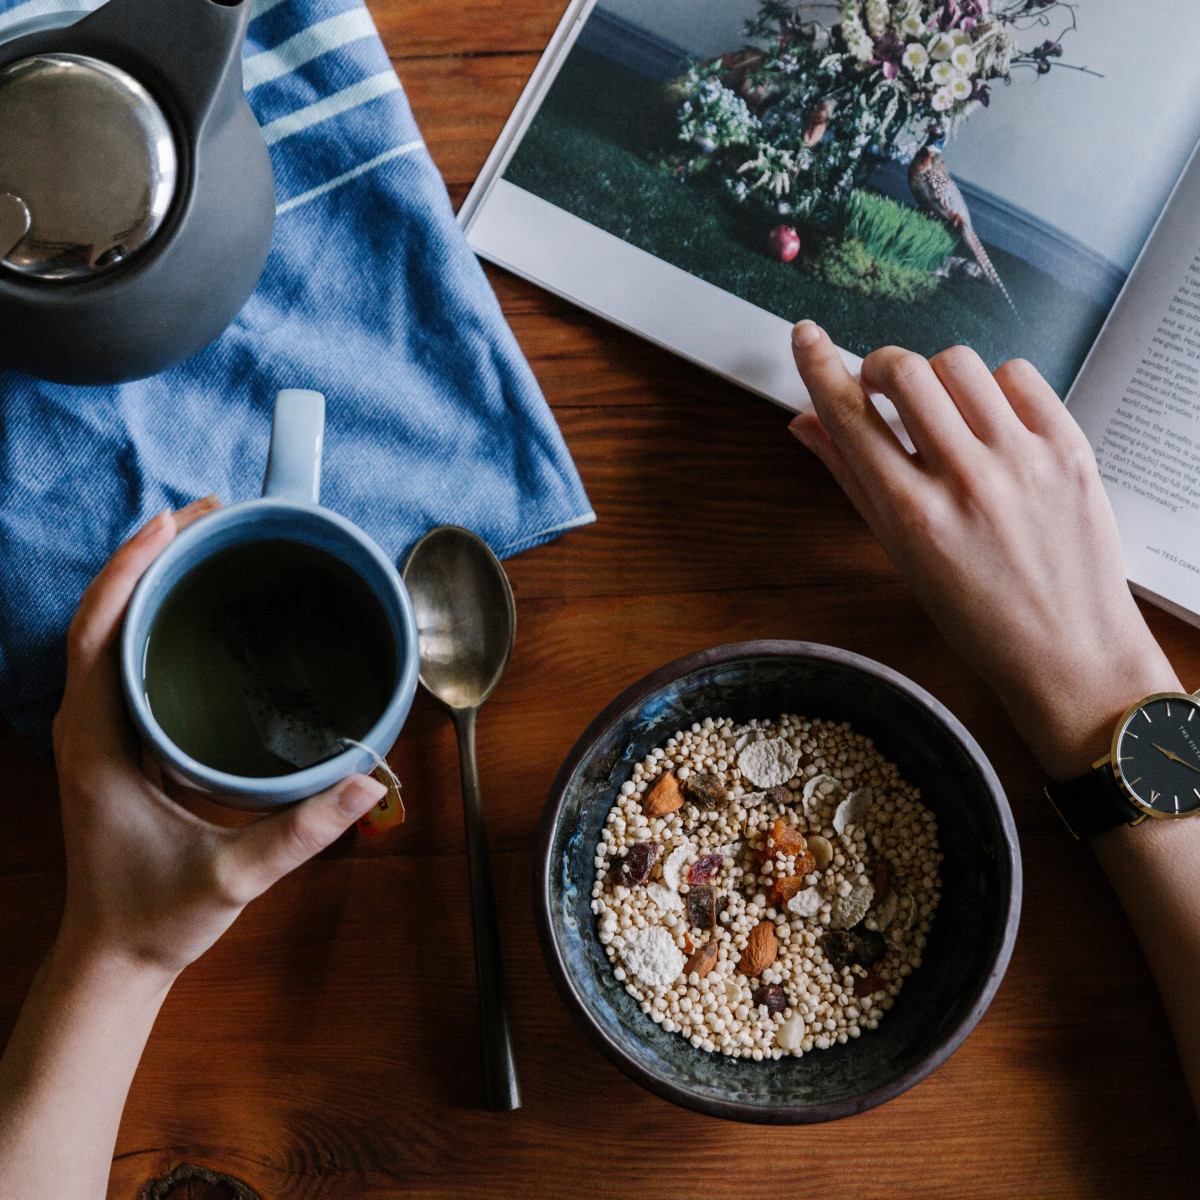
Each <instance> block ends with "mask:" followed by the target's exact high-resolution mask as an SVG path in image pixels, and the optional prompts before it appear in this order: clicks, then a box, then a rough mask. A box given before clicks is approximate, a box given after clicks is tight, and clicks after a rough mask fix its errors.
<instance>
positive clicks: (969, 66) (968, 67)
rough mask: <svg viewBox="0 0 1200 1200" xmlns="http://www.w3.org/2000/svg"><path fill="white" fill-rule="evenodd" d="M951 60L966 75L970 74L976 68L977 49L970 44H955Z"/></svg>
mask: <svg viewBox="0 0 1200 1200" xmlns="http://www.w3.org/2000/svg"><path fill="white" fill-rule="evenodd" d="M950 61H951V62H952V63H953V64H954V66H955V67H956V68H957V69H958V70H959V71H961V72H962V73H963V74H964V75H970V74H971V72H972V71H974V70H975V51H974V49H973V48H972V47H971V46H970V45H969V44H968V45H963V46H955V47H954V53H953V54H951V55H950Z"/></svg>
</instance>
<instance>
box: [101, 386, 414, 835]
mask: <svg viewBox="0 0 1200 1200" xmlns="http://www.w3.org/2000/svg"><path fill="white" fill-rule="evenodd" d="M324 427H325V398H324V397H323V396H322V395H321V394H320V393H319V392H309V391H299V390H289V391H282V392H280V393H279V395H278V396H277V397H276V399H275V419H274V423H273V425H272V427H271V448H270V452H269V455H268V460H267V472H266V478H265V480H264V482H263V494H262V498H261V499H258V500H248V501H246V502H244V503H242V504H235V505H231V506H230V507H229V508H223V509H219V510H217V511H216V512H214V513H211V514H209V515H208V516H206V517H203V518H202V519H201V520H199V521H197V522H196V523H195V524H194V525H192V526H190V527H189V528H187V529H185V530H184V531H183V532H182V533H181V534H180V535H179V536H178V537H176V538H175V540H174V541H173V542H171V544H170V545H169V546H168V547H167V548H166V549H165V550H164V551H163V552H162V554H160V555H159V557H158V558H157V559H155V561H154V563H153V564H152V565H151V567H150V569H149V570H148V571H147V572H146V574H145V575H144V576H143V577H142V579H141V581H140V582H139V584H138V586H137V589H136V590H135V591H134V594H133V598H132V599H131V601H130V603H129V610H128V612H127V613H126V616H125V626H124V630H123V633H122V639H121V681H122V686H123V688H124V691H125V700H126V704H127V705H128V707H129V712H130V715H131V717H132V719H133V723H134V726H135V727H136V729H137V731H138V734H139V735H140V736H141V738H142V740H143V741H144V742H145V744H146V746H147V747H148V748H149V750H150V752H151V754H152V755H153V756H154V758H155V759H157V760H158V762H159V763H160V765H161V766H162V767H163V768H164V769H165V770H167V771H168V772H170V773H171V774H173V775H174V776H175V777H176V778H178V779H180V780H181V781H183V782H184V783H186V784H189V785H190V786H192V787H196V788H201V789H203V790H204V791H206V792H212V793H213V794H214V799H218V800H220V801H221V803H223V804H226V805H229V806H230V807H234V808H243V809H247V810H252V811H260V810H263V809H267V808H273V807H275V806H277V805H281V804H289V803H291V802H292V801H295V800H301V799H303V798H304V797H306V796H311V795H314V794H315V793H316V792H319V791H323V790H324V789H325V788H327V787H331V786H332V785H333V784H335V783H338V782H339V781H340V780H342V779H345V778H346V776H347V775H352V774H354V773H355V772H367V771H370V770H371V769H372V767H373V766H374V765H375V763H374V760H373V758H372V755H371V753H369V752H368V751H367V750H364V749H361V748H358V747H353V748H349V749H347V750H345V751H344V752H343V753H340V754H338V755H337V756H336V757H333V758H329V759H326V760H325V761H323V762H319V763H317V764H316V765H314V766H310V767H305V768H303V769H300V770H296V771H294V772H291V773H290V774H286V775H273V776H266V777H248V776H239V775H231V774H228V773H226V772H224V771H219V770H215V769H214V768H212V767H209V766H206V765H205V764H204V763H201V762H198V761H197V760H196V759H194V758H192V757H191V756H189V755H188V754H186V753H185V752H184V751H183V750H181V749H180V748H179V747H178V746H177V745H175V744H174V742H172V741H171V739H170V738H169V737H168V736H167V735H166V733H165V732H164V731H163V729H162V727H161V726H160V725H159V723H158V721H157V720H155V717H154V713H153V712H152V711H151V708H150V703H149V700H148V699H147V697H146V688H145V664H146V654H147V648H148V646H149V643H150V634H151V630H152V629H153V627H154V620H155V617H156V616H157V614H158V613H159V611H160V609H161V608H162V605H163V602H164V600H165V599H166V598H167V596H168V595H170V593H171V592H172V590H173V589H174V588H175V587H176V586H177V585H178V584H179V583H180V581H181V580H182V579H183V578H184V577H185V576H186V575H188V574H189V573H190V572H191V571H192V570H193V569H194V568H195V567H197V566H198V565H199V564H200V563H202V562H205V561H206V560H208V559H209V558H211V556H212V555H214V554H218V553H220V552H221V551H223V550H227V549H230V548H231V547H234V546H243V545H245V544H247V543H253V542H266V541H277V540H279V539H283V540H285V541H292V542H298V543H300V544H302V545H304V546H307V547H312V548H315V549H317V550H319V551H323V552H324V553H326V554H329V555H332V556H333V557H335V558H336V559H338V560H340V562H341V563H343V564H345V565H346V566H348V567H350V568H351V570H353V571H354V572H355V574H356V575H357V576H358V577H359V578H360V579H361V580H362V581H363V582H365V583H366V585H367V586H368V587H369V588H370V590H371V591H372V592H373V593H374V595H375V597H376V598H377V600H378V601H379V604H380V605H381V607H382V609H383V612H384V613H385V614H386V617H387V624H388V627H389V628H390V631H391V636H392V638H393V640H394V646H393V649H394V661H395V664H396V668H395V680H394V686H393V690H392V695H391V699H390V700H389V701H388V704H387V706H386V708H385V709H384V711H383V714H382V715H381V716H380V717H379V719H378V720H377V721H376V723H375V724H374V725H373V726H372V727H371V729H370V730H369V732H368V733H366V734H365V735H364V736H363V737H362V739H361V742H362V745H364V746H367V747H369V748H370V750H371V751H374V753H376V754H378V755H380V756H382V755H385V754H386V753H387V752H388V750H389V749H390V748H391V745H392V743H393V742H394V741H395V740H396V735H397V734H398V733H399V732H400V728H401V726H402V725H403V724H404V720H405V718H406V717H407V716H408V710H409V708H410V707H411V706H412V700H413V694H414V693H415V692H416V688H417V672H418V667H419V650H418V642H417V623H416V619H415V617H414V615H413V607H412V601H411V600H410V599H409V596H408V592H407V590H406V589H405V587H404V584H403V583H402V582H401V579H400V575H399V573H398V572H397V570H396V568H395V566H394V565H393V564H392V562H391V560H390V559H389V558H388V557H387V555H386V554H384V552H383V551H382V550H381V549H380V548H379V547H378V546H377V545H376V544H375V542H373V541H372V540H371V539H370V538H369V537H367V535H366V534H365V533H363V532H362V530H361V529H359V528H358V527H357V526H356V525H353V524H352V523H351V522H349V521H347V520H346V519H345V518H344V517H341V516H338V514H337V513H334V512H331V511H330V510H329V509H327V508H322V507H321V506H320V505H319V504H318V502H317V501H318V497H319V490H320V478H321V447H322V442H323V438H324Z"/></svg>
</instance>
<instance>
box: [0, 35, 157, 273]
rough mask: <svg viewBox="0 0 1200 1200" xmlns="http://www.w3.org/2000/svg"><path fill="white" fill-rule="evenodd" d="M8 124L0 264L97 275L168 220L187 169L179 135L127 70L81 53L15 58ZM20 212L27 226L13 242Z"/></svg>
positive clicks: (4, 77) (2, 156)
mask: <svg viewBox="0 0 1200 1200" xmlns="http://www.w3.org/2000/svg"><path fill="white" fill-rule="evenodd" d="M0 129H3V130H4V137H3V138H2V139H0V193H8V194H9V195H8V196H4V195H0V268H3V269H7V270H10V271H15V272H18V273H19V274H21V275H25V276H32V277H35V278H38V279H47V280H72V279H83V278H93V277H94V276H96V275H98V274H100V273H102V272H104V271H106V270H108V269H110V268H112V267H114V266H116V265H117V264H118V263H120V262H123V261H124V260H125V259H126V258H128V257H129V256H130V255H131V254H134V253H135V252H136V251H137V250H139V249H140V248H141V247H143V246H144V245H145V244H146V243H147V242H149V241H150V239H151V238H152V237H153V236H154V235H155V233H157V232H158V230H159V228H160V227H161V226H162V223H163V221H164V220H165V218H166V215H167V212H168V210H169V209H170V207H171V201H172V200H173V199H174V196H175V188H176V182H177V178H178V172H179V164H178V155H177V152H176V147H175V138H174V136H173V135H172V133H171V127H170V125H168V123H167V119H166V117H165V116H164V115H163V112H162V110H161V109H160V108H159V106H158V104H157V103H156V102H155V101H154V98H153V97H152V96H151V95H150V93H149V92H148V91H146V89H145V88H144V87H143V86H142V85H141V84H140V83H138V81H137V80H136V79H134V78H133V77H132V76H131V75H128V74H126V72H124V71H122V70H120V69H119V68H117V67H114V66H112V65H111V64H110V63H106V62H103V61H101V60H100V59H96V58H89V57H86V56H84V55H79V54H39V55H35V56H33V57H31V58H24V59H21V60H19V61H18V62H15V63H11V64H10V65H9V66H7V67H5V68H3V69H2V70H0ZM13 201H16V204H14V203H13ZM16 205H20V207H21V209H22V210H23V216H20V214H18V212H17V208H16ZM18 219H20V220H22V221H24V222H25V223H26V225H27V228H26V229H25V231H24V232H23V233H21V234H19V236H17V237H16V239H15V244H14V242H13V241H9V240H7V235H8V233H9V231H10V227H12V228H13V229H14V230H15V227H16V224H17V222H18Z"/></svg>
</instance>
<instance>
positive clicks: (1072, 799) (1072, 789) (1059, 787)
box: [1046, 763, 1142, 838]
mask: <svg viewBox="0 0 1200 1200" xmlns="http://www.w3.org/2000/svg"><path fill="white" fill-rule="evenodd" d="M1046 798H1047V799H1048V800H1049V801H1050V803H1051V804H1053V805H1054V808H1055V810H1056V811H1057V813H1058V815H1059V816H1060V817H1062V819H1063V823H1064V824H1065V825H1066V827H1067V828H1068V829H1069V830H1070V831H1071V833H1072V834H1073V835H1074V836H1075V837H1076V838H1085V837H1092V836H1093V835H1094V834H1097V833H1107V832H1108V830H1110V829H1116V828H1117V826H1118V825H1131V824H1133V822H1134V821H1136V820H1137V819H1138V818H1139V817H1140V816H1141V815H1142V813H1141V810H1140V809H1138V807H1137V806H1136V805H1134V804H1131V803H1130V801H1129V800H1128V799H1127V798H1126V796H1125V793H1124V792H1123V791H1122V790H1121V785H1120V784H1119V783H1118V782H1117V777H1116V775H1114V774H1113V769H1112V766H1111V764H1109V763H1105V764H1104V765H1103V766H1102V767H1096V768H1095V769H1094V770H1091V771H1089V772H1088V773H1087V774H1086V775H1081V776H1080V777H1079V778H1078V779H1068V780H1067V782H1066V783H1052V784H1051V785H1050V786H1049V787H1048V788H1047V789H1046Z"/></svg>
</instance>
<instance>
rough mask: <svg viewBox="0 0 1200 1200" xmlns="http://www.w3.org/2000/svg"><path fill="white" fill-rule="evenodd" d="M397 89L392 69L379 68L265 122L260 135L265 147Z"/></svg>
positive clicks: (398, 81)
mask: <svg viewBox="0 0 1200 1200" xmlns="http://www.w3.org/2000/svg"><path fill="white" fill-rule="evenodd" d="M399 90H400V80H399V79H397V78H396V72H395V71H381V72H380V73H379V74H378V75H372V76H371V77H370V78H369V79H364V80H362V82H361V83H355V84H352V85H351V86H350V87H348V88H343V89H342V91H340V92H334V94H333V95H332V96H326V97H325V99H324V100H318V101H317V102H316V103H315V104H310V105H308V106H307V107H306V108H300V109H297V110H296V111H295V112H293V113H288V115H287V116H286V117H279V118H278V119H277V120H275V121H270V122H268V123H267V124H266V125H264V126H263V137H264V138H266V139H267V145H268V146H274V145H275V143H276V142H281V141H283V139H284V138H288V137H291V136H292V135H293V134H296V133H300V132H301V131H302V130H305V129H309V128H311V127H312V126H313V125H319V124H320V123H321V122H322V121H328V120H329V119H330V118H331V117H336V116H340V115H341V114H342V113H344V112H349V111H350V109H352V108H358V107H359V106H360V105H362V104H366V103H367V102H368V101H370V100H377V99H378V98H379V97H380V96H386V95H387V94H388V93H389V92H397V91H399Z"/></svg>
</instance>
